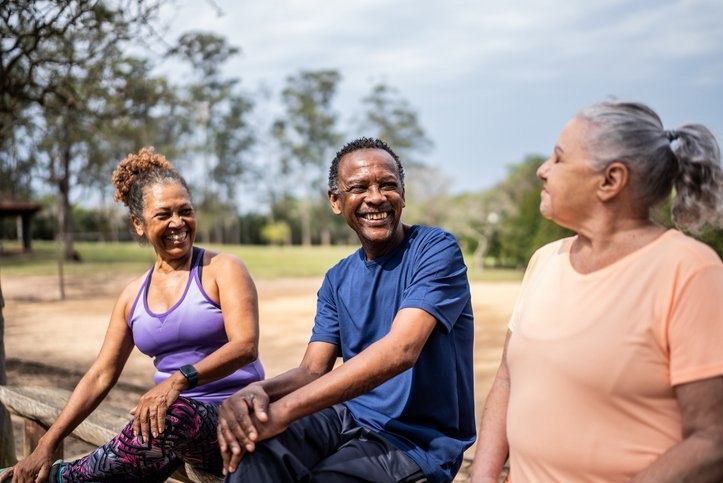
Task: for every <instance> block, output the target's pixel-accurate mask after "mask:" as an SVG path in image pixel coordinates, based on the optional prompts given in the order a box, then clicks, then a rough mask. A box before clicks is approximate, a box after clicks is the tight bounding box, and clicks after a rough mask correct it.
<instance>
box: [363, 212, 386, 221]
mask: <svg viewBox="0 0 723 483" xmlns="http://www.w3.org/2000/svg"><path fill="white" fill-rule="evenodd" d="M388 216H389V212H387V211H381V212H375V213H362V214H360V215H359V217H360V218H364V219H365V220H371V221H377V220H385V219H386V218H387V217H388Z"/></svg>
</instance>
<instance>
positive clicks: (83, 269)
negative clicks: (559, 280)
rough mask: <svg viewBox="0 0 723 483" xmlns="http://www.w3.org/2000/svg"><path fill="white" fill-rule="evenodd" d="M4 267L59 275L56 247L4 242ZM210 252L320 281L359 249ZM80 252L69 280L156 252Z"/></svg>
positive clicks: (0, 256)
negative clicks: (25, 248) (23, 247)
mask: <svg viewBox="0 0 723 483" xmlns="http://www.w3.org/2000/svg"><path fill="white" fill-rule="evenodd" d="M1 246H2V251H0V267H1V268H0V269H1V270H2V274H3V275H4V276H24V275H55V274H57V272H58V265H57V261H56V260H57V256H56V254H57V251H56V245H55V243H53V242H47V241H34V242H33V252H32V253H30V254H22V253H20V247H19V245H18V244H17V243H16V242H7V241H3V242H2V245H1ZM202 246H204V247H206V248H209V249H212V250H216V251H223V252H227V253H233V254H234V255H236V256H238V257H239V258H241V260H243V261H244V263H245V264H246V266H247V267H248V269H249V271H250V272H251V275H252V276H253V277H254V278H258V279H264V278H283V277H316V276H319V277H320V276H322V275H323V274H324V273H325V272H326V270H328V269H329V268H331V266H332V265H334V264H335V263H337V262H338V261H339V260H341V259H342V258H344V257H346V256H347V255H349V254H350V253H352V252H353V251H354V250H356V249H357V247H355V246H348V245H347V246H340V245H334V246H327V247H320V246H313V247H301V246H287V247H272V246H249V245H243V246H241V245H202ZM75 249H76V251H77V252H78V253H79V254H80V257H81V260H82V262H81V263H66V264H65V265H64V270H65V273H66V274H67V275H69V276H73V275H84V274H89V273H93V274H98V273H101V272H103V271H112V272H127V273H141V272H143V271H144V270H145V269H147V268H148V267H149V266H150V264H151V263H153V259H154V256H153V250H152V249H151V248H150V247H149V246H140V245H138V244H137V243H133V242H120V243H98V242H77V243H76V244H75ZM521 277H522V274H521V272H519V271H516V270H502V269H485V270H482V271H478V270H473V269H470V278H471V279H473V280H485V281H492V282H497V281H519V280H520V279H521Z"/></svg>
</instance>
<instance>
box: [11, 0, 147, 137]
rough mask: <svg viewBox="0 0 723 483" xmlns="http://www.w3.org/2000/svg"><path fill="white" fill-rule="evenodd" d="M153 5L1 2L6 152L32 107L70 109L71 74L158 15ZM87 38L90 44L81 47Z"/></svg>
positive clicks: (119, 0)
mask: <svg viewBox="0 0 723 483" xmlns="http://www.w3.org/2000/svg"><path fill="white" fill-rule="evenodd" d="M160 3H161V2H160V1H151V0H145V1H144V0H116V1H115V2H104V1H100V0H48V1H37V0H0V33H1V34H2V39H3V40H2V42H0V148H2V147H3V144H4V141H5V140H6V139H7V137H8V135H9V133H10V132H12V130H13V129H15V127H16V126H18V125H21V124H24V123H26V122H28V119H27V110H28V108H29V107H31V106H40V107H43V106H45V105H46V104H47V103H48V102H49V101H51V100H54V101H55V102H56V103H59V104H70V103H73V102H74V100H75V97H74V95H73V94H74V93H73V92H72V91H69V90H68V89H67V86H66V85H65V80H66V77H67V73H68V71H69V70H70V71H72V70H74V69H82V68H83V66H84V65H86V64H88V63H94V62H96V61H97V59H98V58H99V57H101V58H102V56H103V54H104V52H106V50H107V48H108V47H109V46H117V45H118V44H119V43H120V42H124V41H127V40H128V39H130V38H131V37H133V35H134V34H135V33H137V29H138V28H145V27H146V26H147V25H148V24H149V21H150V20H151V19H152V18H153V17H154V16H155V15H156V14H157V12H158V8H159V6H160ZM81 32H83V33H86V34H87V35H86V37H85V39H86V42H83V43H77V40H78V34H79V33H81Z"/></svg>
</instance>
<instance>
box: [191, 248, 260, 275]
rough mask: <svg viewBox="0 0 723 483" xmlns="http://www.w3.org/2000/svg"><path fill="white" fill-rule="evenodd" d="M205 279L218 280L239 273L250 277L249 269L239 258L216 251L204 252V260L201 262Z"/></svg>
mask: <svg viewBox="0 0 723 483" xmlns="http://www.w3.org/2000/svg"><path fill="white" fill-rule="evenodd" d="M200 264H201V265H202V270H203V276H204V279H205V278H206V277H211V278H216V277H218V276H224V275H231V276H234V275H237V274H239V273H243V274H246V275H247V276H248V269H247V268H246V265H245V264H244V262H243V261H242V260H241V258H239V257H238V256H236V255H234V254H232V253H227V252H217V251H214V250H204V253H203V260H201V261H200Z"/></svg>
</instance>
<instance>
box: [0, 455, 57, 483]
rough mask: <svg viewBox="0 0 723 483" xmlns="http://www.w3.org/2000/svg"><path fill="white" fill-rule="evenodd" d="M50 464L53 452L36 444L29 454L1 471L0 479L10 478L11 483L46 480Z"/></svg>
mask: <svg viewBox="0 0 723 483" xmlns="http://www.w3.org/2000/svg"><path fill="white" fill-rule="evenodd" d="M52 465H53V452H52V451H50V450H45V449H44V448H43V447H41V446H38V447H37V448H36V449H35V451H33V452H32V453H31V454H30V455H29V456H27V457H25V458H23V460H22V461H20V462H19V463H18V464H16V465H15V466H13V467H11V468H9V469H8V470H7V471H6V472H5V473H3V475H2V476H0V481H10V479H11V478H12V481H13V483H35V482H44V481H48V477H49V476H50V467H51V466H52Z"/></svg>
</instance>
